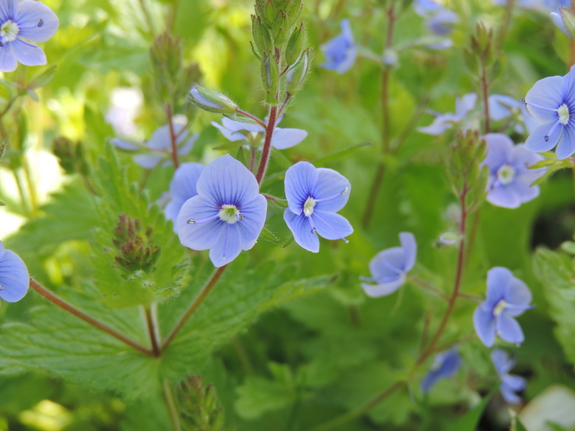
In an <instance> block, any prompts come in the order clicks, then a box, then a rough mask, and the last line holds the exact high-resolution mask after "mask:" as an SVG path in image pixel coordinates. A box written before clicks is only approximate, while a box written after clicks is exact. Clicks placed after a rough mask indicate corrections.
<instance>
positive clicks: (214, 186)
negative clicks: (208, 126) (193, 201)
mask: <svg viewBox="0 0 575 431" xmlns="http://www.w3.org/2000/svg"><path fill="white" fill-rule="evenodd" d="M196 189H197V191H198V193H199V194H200V195H202V196H205V197H211V198H212V199H213V200H214V201H215V202H216V203H217V204H218V205H224V204H227V205H237V206H238V207H239V208H240V209H241V207H242V205H243V204H244V203H246V202H252V201H253V200H254V199H255V198H256V196H258V195H259V186H258V182H257V181H256V178H255V177H254V175H253V174H252V173H251V172H250V171H249V170H248V169H247V168H246V167H245V166H244V165H243V164H241V163H240V162H239V161H237V160H236V159H234V158H233V157H232V156H230V155H229V154H226V155H224V156H221V157H218V158H217V159H216V160H214V161H213V162H212V163H210V164H209V165H208V166H206V167H205V168H204V171H203V172H202V175H201V176H200V179H199V180H198V183H197V186H196Z"/></svg>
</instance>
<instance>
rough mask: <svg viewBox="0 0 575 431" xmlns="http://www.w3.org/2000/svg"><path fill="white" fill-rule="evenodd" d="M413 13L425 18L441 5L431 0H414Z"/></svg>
mask: <svg viewBox="0 0 575 431" xmlns="http://www.w3.org/2000/svg"><path fill="white" fill-rule="evenodd" d="M413 6H414V8H415V13H416V14H418V15H419V16H421V17H423V18H426V17H427V16H430V15H431V14H432V13H434V12H437V11H438V10H440V9H441V7H442V6H441V5H440V4H439V3H436V2H435V1H433V0H416V1H415V2H414V5H413Z"/></svg>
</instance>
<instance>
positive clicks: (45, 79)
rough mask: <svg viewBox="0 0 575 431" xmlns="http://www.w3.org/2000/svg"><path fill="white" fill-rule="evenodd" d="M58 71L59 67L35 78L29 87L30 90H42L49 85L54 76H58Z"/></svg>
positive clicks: (52, 68) (49, 69)
mask: <svg viewBox="0 0 575 431" xmlns="http://www.w3.org/2000/svg"><path fill="white" fill-rule="evenodd" d="M57 70H58V67H57V66H52V67H50V68H48V69H47V70H45V71H44V72H42V73H41V74H40V75H38V76H36V77H35V78H33V79H32V80H31V81H30V82H29V83H28V85H27V88H28V90H36V89H38V88H42V87H44V86H45V85H48V84H49V83H50V81H52V79H54V76H56V71H57Z"/></svg>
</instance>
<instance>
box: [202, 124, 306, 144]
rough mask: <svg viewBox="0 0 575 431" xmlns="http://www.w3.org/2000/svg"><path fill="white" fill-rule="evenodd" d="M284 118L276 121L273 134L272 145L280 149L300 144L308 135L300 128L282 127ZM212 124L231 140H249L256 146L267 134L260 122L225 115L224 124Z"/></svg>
mask: <svg viewBox="0 0 575 431" xmlns="http://www.w3.org/2000/svg"><path fill="white" fill-rule="evenodd" d="M281 120H282V118H280V119H279V120H278V121H277V123H276V128H275V129H274V134H273V136H272V147H274V148H277V149H278V150H285V149H286V148H291V147H293V146H294V145H297V144H299V143H300V142H301V141H303V140H304V139H305V138H306V137H307V132H306V131H305V130H300V129H282V128H280V127H277V124H279V122H280V121H281ZM212 125H213V126H215V127H217V128H218V129H219V130H220V132H222V134H223V135H224V136H225V137H226V138H227V139H229V140H230V141H233V142H236V141H248V142H249V143H251V144H255V145H256V146H261V145H262V141H263V138H264V136H265V129H264V128H263V127H262V126H260V125H259V124H252V123H244V122H241V121H234V120H230V119H229V118H226V117H224V118H223V119H222V124H219V123H216V122H215V121H212Z"/></svg>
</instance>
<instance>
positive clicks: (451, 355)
mask: <svg viewBox="0 0 575 431" xmlns="http://www.w3.org/2000/svg"><path fill="white" fill-rule="evenodd" d="M460 366H461V358H460V357H459V354H458V353H457V350H456V349H451V350H449V351H447V352H443V353H440V354H439V355H437V356H436V358H435V361H434V363H433V365H432V367H431V371H429V373H427V375H426V376H425V378H424V379H423V381H422V382H421V385H420V387H421V391H422V392H429V391H430V390H431V388H432V387H433V385H435V383H436V382H437V380H439V379H444V378H448V377H451V376H452V375H453V374H455V372H456V371H457V370H458V369H459V367H460Z"/></svg>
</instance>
